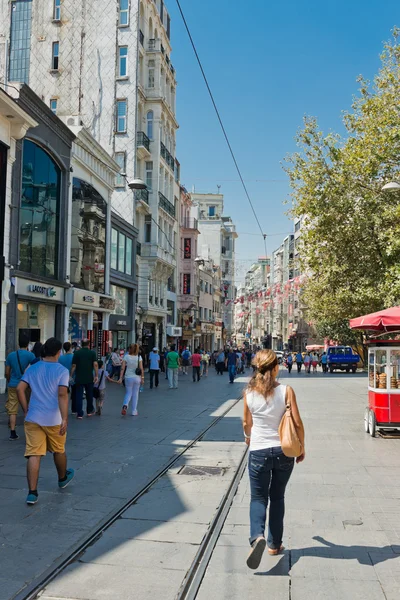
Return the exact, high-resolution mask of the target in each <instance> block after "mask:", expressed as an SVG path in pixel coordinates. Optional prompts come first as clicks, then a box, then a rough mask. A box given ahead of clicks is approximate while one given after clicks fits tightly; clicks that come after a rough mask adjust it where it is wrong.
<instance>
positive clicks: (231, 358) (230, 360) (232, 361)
mask: <svg viewBox="0 0 400 600" xmlns="http://www.w3.org/2000/svg"><path fill="white" fill-rule="evenodd" d="M237 364H238V357H237V354H236V352H234V350H233V348H229V353H228V357H227V359H226V365H225V366H227V367H228V373H229V383H233V382H234V381H235V377H236V369H237Z"/></svg>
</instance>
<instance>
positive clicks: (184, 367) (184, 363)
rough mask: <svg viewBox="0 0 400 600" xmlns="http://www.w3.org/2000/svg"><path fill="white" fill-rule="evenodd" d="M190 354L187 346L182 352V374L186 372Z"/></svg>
mask: <svg viewBox="0 0 400 600" xmlns="http://www.w3.org/2000/svg"><path fill="white" fill-rule="evenodd" d="M191 356H192V354H191V352H190V350H189V348H185V349H184V351H183V352H182V372H183V374H184V375H187V374H188V367H189V365H190V357H191Z"/></svg>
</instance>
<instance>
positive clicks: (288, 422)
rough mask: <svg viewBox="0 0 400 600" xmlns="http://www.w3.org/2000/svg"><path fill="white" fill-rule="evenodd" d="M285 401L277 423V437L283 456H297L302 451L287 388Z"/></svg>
mask: <svg viewBox="0 0 400 600" xmlns="http://www.w3.org/2000/svg"><path fill="white" fill-rule="evenodd" d="M285 401H286V410H285V413H284V415H283V417H282V420H281V422H280V425H279V437H280V440H281V446H282V452H283V454H284V455H285V456H289V457H291V458H297V457H298V456H300V455H301V454H302V453H303V446H302V444H301V442H300V439H299V436H298V435H297V430H296V425H295V423H294V420H293V415H292V406H291V403H290V400H289V397H288V391H287V388H286V398H285Z"/></svg>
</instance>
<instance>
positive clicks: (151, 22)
mask: <svg viewBox="0 0 400 600" xmlns="http://www.w3.org/2000/svg"><path fill="white" fill-rule="evenodd" d="M152 39H154V38H153V19H152V18H151V17H150V19H149V40H152Z"/></svg>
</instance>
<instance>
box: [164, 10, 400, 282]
mask: <svg viewBox="0 0 400 600" xmlns="http://www.w3.org/2000/svg"><path fill="white" fill-rule="evenodd" d="M167 4H168V9H169V12H170V14H171V18H172V34H171V41H172V46H173V53H172V56H171V59H172V62H173V64H174V66H175V67H176V70H177V80H178V91H177V113H178V121H179V124H180V130H179V131H178V137H177V157H178V160H179V161H180V162H181V180H182V183H183V184H184V185H185V186H186V187H187V188H188V189H189V190H191V189H192V186H195V188H196V191H198V192H216V191H217V185H221V186H222V187H221V192H222V193H224V194H225V214H229V215H231V216H232V218H233V219H234V221H235V222H236V224H237V230H238V232H239V234H240V233H241V232H242V233H243V234H246V233H253V234H254V233H258V231H259V230H258V228H257V224H256V222H255V219H254V217H253V215H252V213H251V210H250V207H249V205H248V203H247V200H246V198H245V196H244V192H243V189H242V188H241V185H240V182H239V181H238V176H237V173H236V171H235V168H234V165H233V163H232V159H231V157H230V155H229V152H228V148H227V147H226V145H225V141H224V139H223V137H222V132H221V131H220V129H219V124H218V122H217V119H216V116H215V113H214V111H213V108H212V105H211V101H210V99H209V97H208V94H207V90H206V88H205V85H204V83H203V80H202V77H201V74H200V71H199V68H198V66H197V63H196V60H195V57H194V54H193V52H192V49H191V47H190V45H189V40H188V37H187V35H186V32H185V30H184V26H183V23H182V20H181V17H180V15H179V13H178V9H177V5H176V2H175V0H168V3H167ZM181 5H182V8H183V10H184V12H185V16H186V19H187V21H188V23H189V26H190V29H191V32H192V35H193V37H194V40H195V43H196V46H197V50H198V52H199V54H200V58H201V60H202V62H203V66H204V69H205V71H206V74H207V76H208V79H209V82H210V85H211V89H212V90H213V93H214V96H215V99H216V102H217V105H218V107H219V110H220V112H221V115H222V118H223V121H224V124H225V127H226V129H227V131H228V135H229V137H230V140H231V143H232V146H233V148H234V151H235V154H236V157H237V159H238V162H239V165H240V168H241V170H242V173H243V175H244V178H245V180H246V182H247V185H248V189H249V192H250V195H251V198H252V200H253V203H254V205H255V208H256V211H257V213H258V216H259V219H260V221H261V224H262V227H263V229H264V231H265V232H266V233H267V234H270V235H271V237H269V239H268V253H270V252H271V251H272V250H274V249H275V247H276V246H278V245H279V243H280V240H281V238H282V239H283V237H284V235H283V234H285V233H286V232H289V231H291V228H292V227H291V223H290V222H289V221H288V219H287V217H286V216H285V211H286V210H287V207H286V206H284V205H283V201H284V200H285V199H286V198H287V197H288V194H289V186H288V184H287V179H286V175H285V173H284V172H283V170H282V168H281V161H282V159H283V158H284V157H285V155H286V154H287V153H291V152H293V151H294V150H295V148H296V147H295V143H294V136H295V133H296V131H297V129H298V128H299V127H300V126H301V123H302V118H303V116H304V115H305V114H308V115H314V116H316V117H317V118H318V120H319V122H320V125H321V127H322V129H323V130H324V131H326V132H327V131H329V130H335V131H338V130H339V131H342V127H341V112H342V110H344V109H348V108H349V107H350V104H351V100H352V96H353V95H354V94H356V92H357V82H356V77H357V76H358V75H359V74H363V75H364V76H366V77H368V78H372V77H373V75H374V74H375V73H376V72H377V70H378V68H379V63H380V61H379V54H380V52H381V50H382V44H383V41H384V40H387V39H388V38H389V37H390V31H391V29H392V28H393V26H394V25H400V8H399V2H398V0H383V1H379V2H378V1H377V0H333V1H331V2H321V0H318V1H317V0H303V1H301V0H286V2H279V3H278V2H274V3H272V2H268V1H265V0H253V1H252V2H247V3H245V2H238V1H236V0H198V1H197V2H195V1H193V0H181ZM281 233H282V235H276V234H281ZM237 250H238V255H237V257H238V260H239V262H238V265H239V268H240V272H239V273H238V276H239V277H240V278H242V277H243V273H244V272H245V270H246V268H247V267H248V266H249V264H250V262H249V261H248V262H245V261H247V259H252V258H254V259H256V258H257V256H260V255H263V254H264V249H263V242H262V238H261V235H260V236H259V237H257V236H255V235H240V236H239V239H238V242H237Z"/></svg>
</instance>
